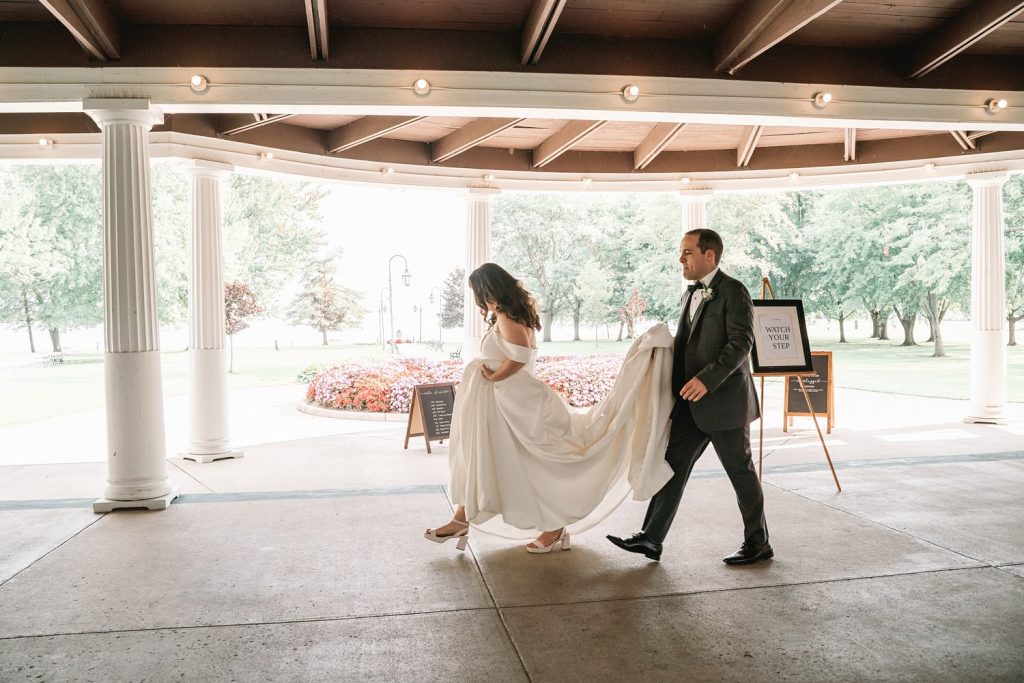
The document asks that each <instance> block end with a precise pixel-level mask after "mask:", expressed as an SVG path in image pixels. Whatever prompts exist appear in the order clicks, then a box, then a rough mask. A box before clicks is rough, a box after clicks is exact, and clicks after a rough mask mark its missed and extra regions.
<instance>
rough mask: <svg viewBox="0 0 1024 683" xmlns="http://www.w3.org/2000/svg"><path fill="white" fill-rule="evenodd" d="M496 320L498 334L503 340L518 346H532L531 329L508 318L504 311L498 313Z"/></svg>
mask: <svg viewBox="0 0 1024 683" xmlns="http://www.w3.org/2000/svg"><path fill="white" fill-rule="evenodd" d="M496 318H497V323H496V324H497V326H498V333H499V334H501V338H502V339H504V340H505V341H507V342H510V343H512V344H516V345H518V346H526V347H529V346H530V328H529V327H527V326H526V325H524V324H522V323H521V322H518V321H516V320H513V319H512V318H510V317H508V316H507V315H505V313H504V312H503V311H497V313H496Z"/></svg>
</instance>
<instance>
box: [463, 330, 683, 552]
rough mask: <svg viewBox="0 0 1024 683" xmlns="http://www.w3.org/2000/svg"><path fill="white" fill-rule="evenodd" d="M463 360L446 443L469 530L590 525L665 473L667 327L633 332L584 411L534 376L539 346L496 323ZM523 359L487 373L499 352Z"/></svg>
mask: <svg viewBox="0 0 1024 683" xmlns="http://www.w3.org/2000/svg"><path fill="white" fill-rule="evenodd" d="M480 350H481V357H480V358H477V359H476V360H473V361H472V362H470V363H469V364H468V365H467V366H466V371H465V373H464V375H463V380H462V383H461V384H460V385H459V390H458V394H457V395H456V400H455V412H454V415H453V419H452V428H451V441H450V444H451V446H450V451H449V454H450V455H449V458H450V465H451V475H452V476H451V483H450V487H449V491H450V493H451V496H452V502H453V503H454V504H456V505H459V504H461V505H465V506H466V518H467V519H468V520H469V522H470V523H471V524H472V525H473V526H474V527H476V528H479V529H481V530H482V531H485V532H488V533H493V534H496V535H499V536H504V537H507V538H515V539H526V538H532V537H533V536H534V535H535V533H534V532H535V531H549V530H553V529H559V528H561V527H563V526H566V527H568V528H569V531H570V532H572V533H579V532H581V531H584V530H585V529H588V528H590V527H592V526H594V525H595V524H597V523H598V522H600V521H601V520H602V519H604V518H605V517H606V516H607V515H608V514H610V513H611V512H612V511H613V510H614V509H615V508H616V507H618V506H619V504H621V503H622V501H623V500H624V499H625V498H626V496H627V495H629V492H630V490H632V491H633V496H634V498H635V499H636V500H646V499H647V498H650V497H651V496H652V495H654V494H655V493H657V492H658V490H659V489H661V487H662V486H664V484H665V483H666V482H667V481H668V480H669V478H671V476H672V469H671V468H670V467H669V465H668V463H667V462H666V461H665V448H666V447H667V444H668V431H669V414H670V413H671V410H672V396H671V381H670V380H671V373H672V334H671V332H670V331H669V329H668V326H667V325H665V324H663V323H662V324H658V325H655V326H654V327H652V328H651V329H649V330H648V331H647V332H645V333H644V334H642V335H641V336H639V337H638V338H637V339H636V340H635V341H634V342H633V344H632V346H631V347H630V349H629V352H628V353H627V354H626V357H625V359H624V360H623V364H622V369H621V370H620V371H619V375H618V377H617V378H616V380H615V384H614V386H613V388H612V390H611V392H610V393H609V394H608V395H607V396H606V397H605V398H604V399H602V400H601V401H600V402H599V403H598V404H596V405H594V406H592V407H591V408H589V409H587V410H586V411H579V410H577V409H574V408H571V407H570V406H568V405H567V404H566V403H565V401H564V400H563V399H562V398H561V396H559V395H558V394H557V393H555V391H554V390H553V389H551V387H549V386H548V385H547V384H545V383H544V382H543V381H541V380H539V379H537V377H536V376H535V375H534V359H535V356H536V349H531V348H527V347H524V346H518V345H516V344H512V343H510V342H508V341H506V340H505V339H503V338H502V337H501V335H500V334H498V331H497V329H496V328H491V330H490V331H489V332H488V333H487V334H486V335H485V336H484V339H483V341H482V343H481V349H480ZM506 358H510V359H512V360H514V361H516V362H519V363H524V364H525V366H524V367H523V368H521V369H520V370H519V371H518V372H516V373H515V374H513V375H511V376H510V377H507V378H506V379H504V380H501V381H499V382H493V381H490V380H487V379H485V378H484V377H483V376H482V375H481V372H480V366H481V364H483V365H486V366H487V367H488V368H489V369H491V370H495V369H497V368H498V366H500V365H501V363H502V362H503V361H504V360H505V359H506Z"/></svg>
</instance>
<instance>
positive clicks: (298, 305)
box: [288, 258, 366, 346]
mask: <svg viewBox="0 0 1024 683" xmlns="http://www.w3.org/2000/svg"><path fill="white" fill-rule="evenodd" d="M335 273H336V266H335V265H334V263H333V259H331V258H324V259H320V260H318V261H317V263H316V264H315V267H314V268H312V269H310V272H307V273H306V275H305V277H303V279H302V284H303V287H302V290H301V291H299V293H298V294H297V295H296V296H295V299H294V300H293V301H292V305H291V307H290V308H289V309H288V320H289V322H291V323H292V324H293V325H309V326H310V327H312V328H314V329H316V330H319V331H320V334H321V335H322V337H323V346H327V333H328V332H332V331H336V330H341V329H343V328H345V327H351V326H353V325H358V324H359V323H361V322H362V320H363V318H364V317H365V315H366V310H365V309H364V308H363V307H362V305H361V303H360V299H361V298H362V295H361V294H360V293H359V292H357V291H355V290H353V289H349V288H348V287H342V286H341V285H339V284H338V283H337V282H335V279H334V276H335Z"/></svg>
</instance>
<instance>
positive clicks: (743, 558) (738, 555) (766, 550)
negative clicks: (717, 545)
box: [722, 543, 775, 564]
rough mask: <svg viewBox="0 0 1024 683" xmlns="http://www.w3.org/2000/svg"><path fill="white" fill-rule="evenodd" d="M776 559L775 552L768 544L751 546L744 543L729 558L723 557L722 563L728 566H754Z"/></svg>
mask: <svg viewBox="0 0 1024 683" xmlns="http://www.w3.org/2000/svg"><path fill="white" fill-rule="evenodd" d="M773 557H775V551H773V550H772V546H771V545H770V544H768V543H765V544H764V545H757V546H750V545H747V544H746V543H744V544H743V545H741V546H740V549H739V550H737V551H736V552H734V553H733V554H732V555H730V556H729V557H723V558H722V562H725V563H726V564H754V563H755V562H757V561H759V560H770V559H771V558H773Z"/></svg>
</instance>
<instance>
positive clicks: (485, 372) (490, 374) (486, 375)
mask: <svg viewBox="0 0 1024 683" xmlns="http://www.w3.org/2000/svg"><path fill="white" fill-rule="evenodd" d="M480 374H481V375H483V376H484V379H487V380H490V379H491V378H493V377H494V373H493V372H491V371H490V370H488V369H487V366H486V365H484V364H483V363H481V364H480ZM492 381H493V380H492Z"/></svg>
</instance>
